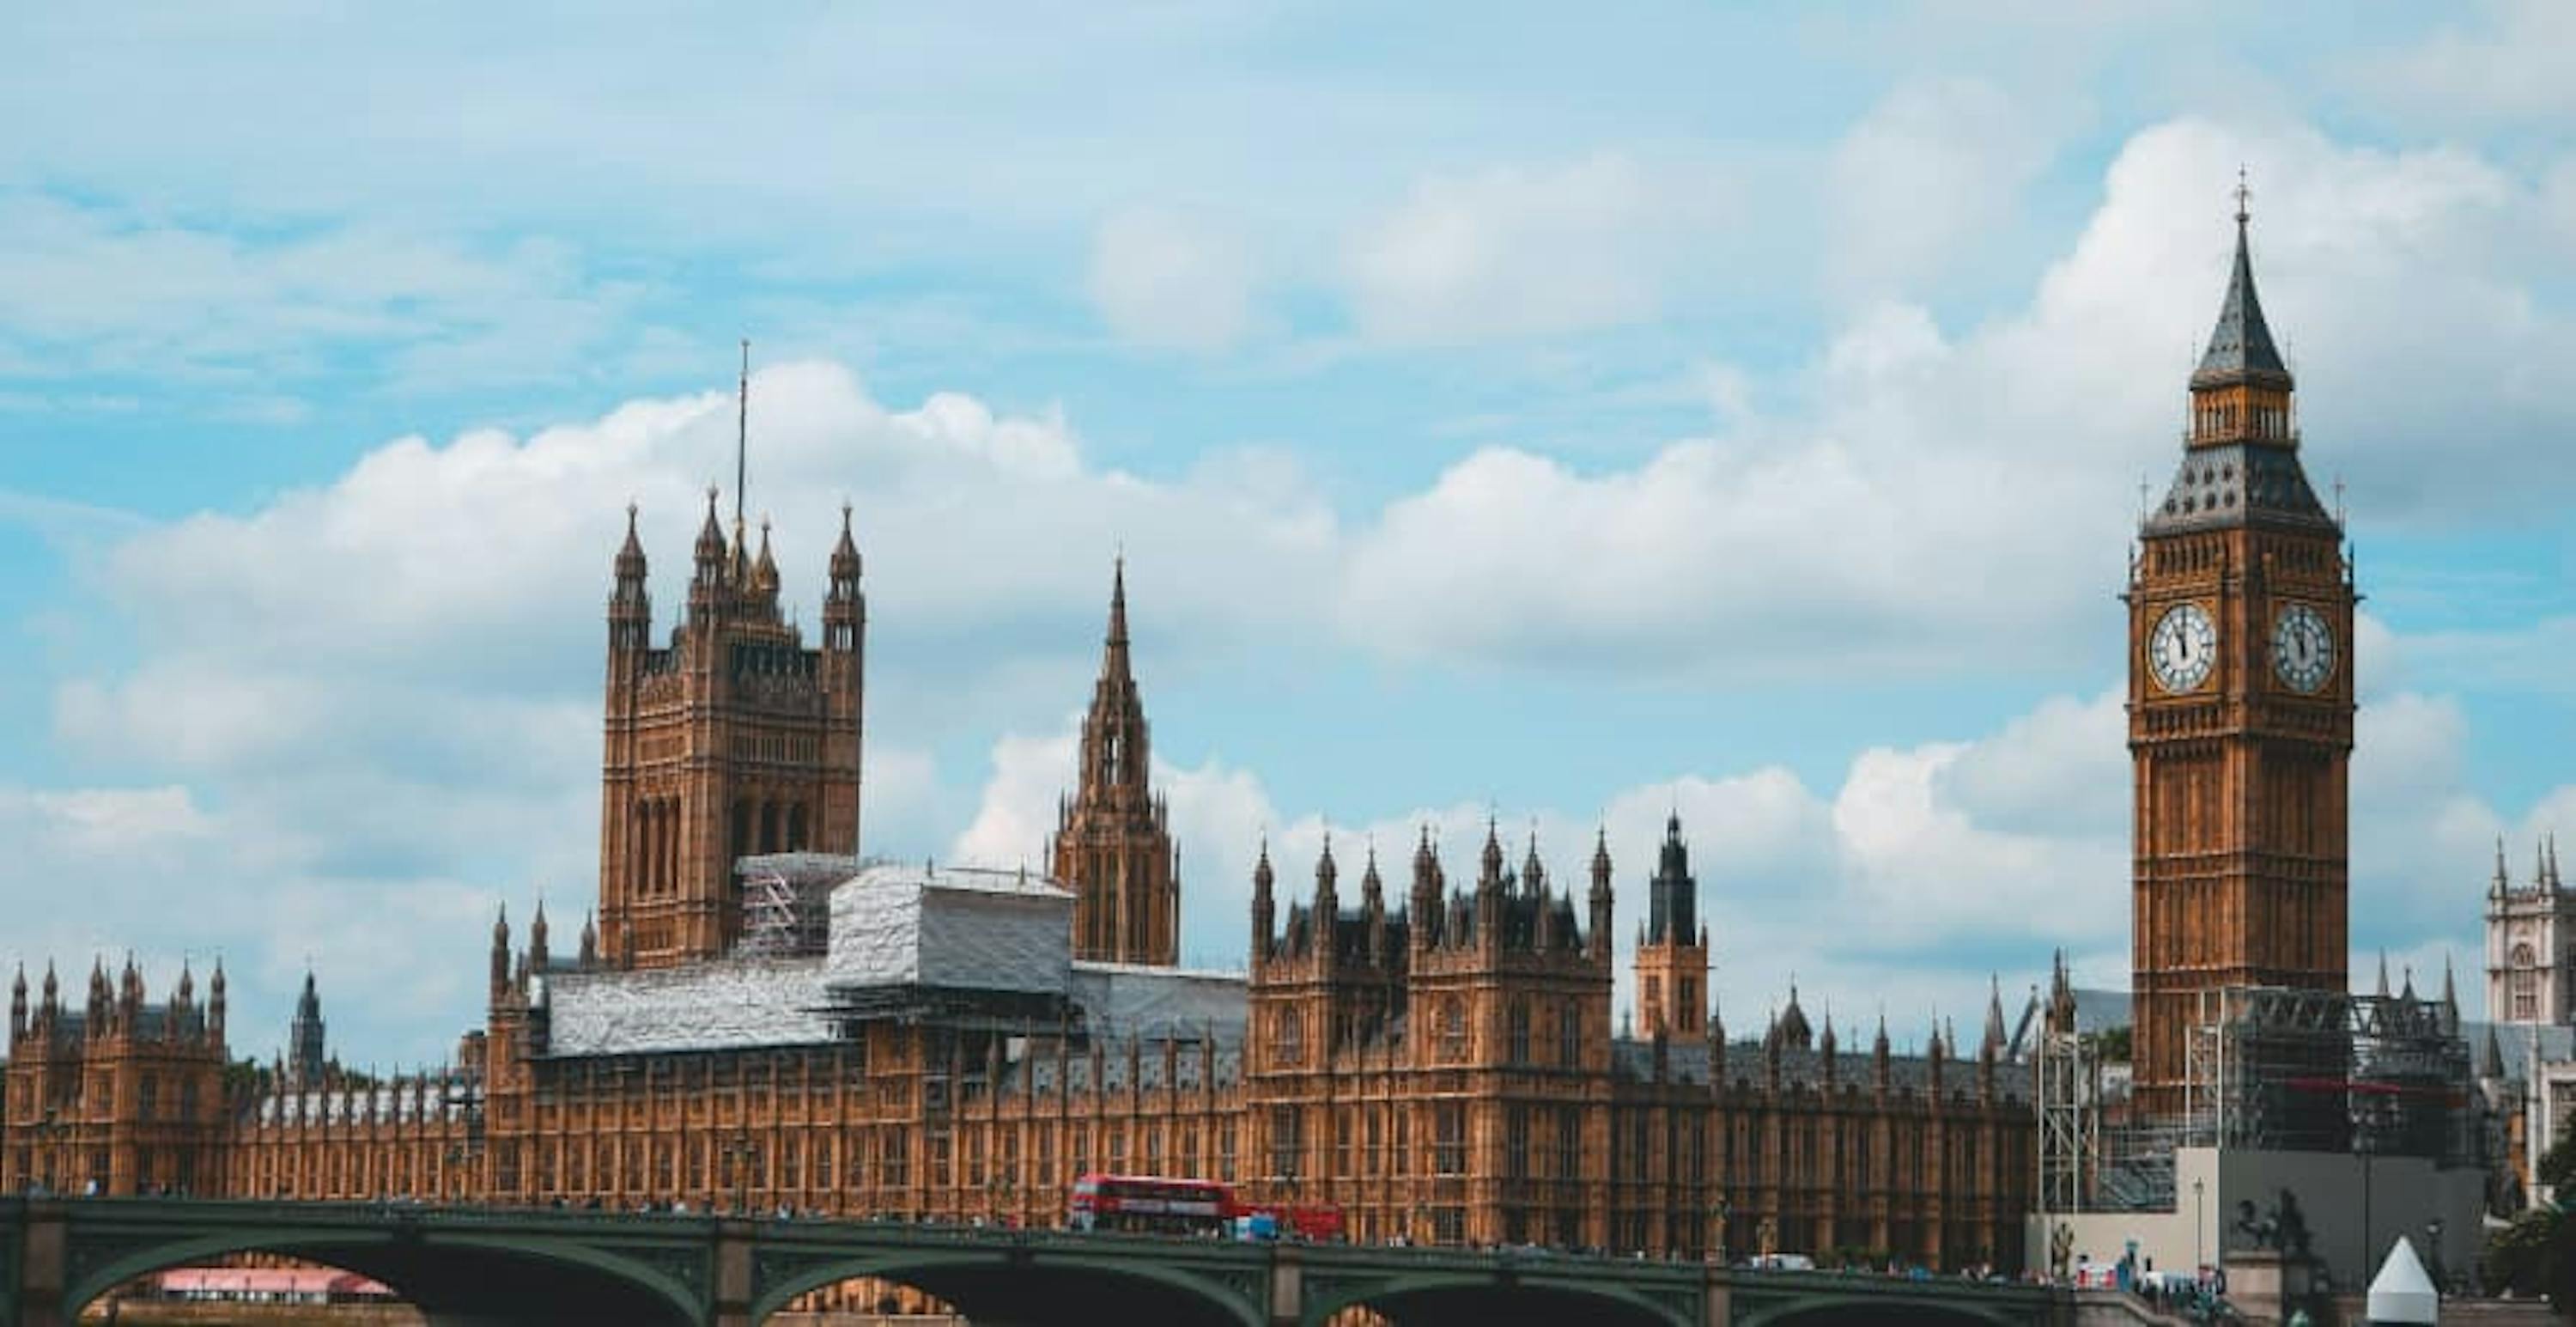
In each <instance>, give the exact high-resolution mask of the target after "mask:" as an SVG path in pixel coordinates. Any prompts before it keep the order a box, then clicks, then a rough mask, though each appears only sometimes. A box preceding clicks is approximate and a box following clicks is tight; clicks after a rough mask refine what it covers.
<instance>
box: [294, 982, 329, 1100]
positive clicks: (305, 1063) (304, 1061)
mask: <svg viewBox="0 0 2576 1327" xmlns="http://www.w3.org/2000/svg"><path fill="white" fill-rule="evenodd" d="M286 1054H287V1065H286V1068H287V1072H288V1075H289V1076H290V1077H291V1078H292V1079H293V1081H294V1082H295V1083H297V1084H298V1085H300V1086H304V1087H311V1086H313V1085H314V1084H316V1083H318V1082H320V1081H321V1078H322V1066H323V1065H324V1064H325V1063H326V1062H327V1061H326V1057H325V1055H324V1053H323V1025H322V996H321V994H320V992H318V991H317V990H315V989H314V985H313V970H312V969H310V968H307V969H305V970H304V993H303V994H302V995H299V996H297V997H296V999H295V1021H294V1022H293V1023H291V1024H289V1025H288V1026H287V1031H286Z"/></svg>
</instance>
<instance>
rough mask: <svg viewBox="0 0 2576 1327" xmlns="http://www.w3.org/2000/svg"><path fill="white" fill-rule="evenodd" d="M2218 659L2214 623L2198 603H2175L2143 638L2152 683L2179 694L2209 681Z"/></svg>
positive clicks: (2215, 626)
mask: <svg viewBox="0 0 2576 1327" xmlns="http://www.w3.org/2000/svg"><path fill="white" fill-rule="evenodd" d="M2217 662H2218V624H2216V623H2214V622H2212V621H2210V620H2209V613H2208V611H2207V610H2205V609H2203V608H2202V607H2201V606H2200V605H2198V604H2176V605H2174V606H2173V607H2171V608H2168V609H2166V610H2165V615H2164V616H2163V617H2160V618H2158V619H2156V629H2155V631H2154V632H2153V633H2151V634H2149V635H2148V637H2147V669H2148V671H2149V672H2151V673H2153V674H2154V675H2155V679H2156V685H2157V686H2160V687H2163V688H2164V689H2165V690H2167V691H2169V692H2172V693H2174V694H2176V695H2180V694H2181V693H2183V692H2186V691H2192V690H2196V689H2198V687H2199V686H2200V684H2201V683H2203V682H2206V681H2208V680H2209V670H2210V668H2211V667H2212V666H2214V665H2215V664H2217Z"/></svg>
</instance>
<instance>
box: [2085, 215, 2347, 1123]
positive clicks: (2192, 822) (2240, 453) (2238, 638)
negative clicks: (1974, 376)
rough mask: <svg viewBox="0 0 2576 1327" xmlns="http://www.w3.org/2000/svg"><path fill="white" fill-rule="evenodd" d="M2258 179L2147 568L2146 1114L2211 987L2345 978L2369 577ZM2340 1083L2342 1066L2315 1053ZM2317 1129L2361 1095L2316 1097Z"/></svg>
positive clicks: (2143, 729) (2141, 680)
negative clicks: (2296, 358)
mask: <svg viewBox="0 0 2576 1327" xmlns="http://www.w3.org/2000/svg"><path fill="white" fill-rule="evenodd" d="M2246 198H2247V191H2246V189H2245V187H2244V185H2243V183H2242V181H2241V179H2240V182H2239V184H2238V186H2237V195H2236V200H2237V206H2236V255H2235V264H2234V269H2233V271H2232V272H2231V273H2230V275H2229V279H2228V284H2227V293H2226V296H2225V298H2224V299H2223V300H2222V301H2221V303H2220V306H2219V314H2218V324H2217V327H2216V328H2215V329H2214V330H2213V331H2212V332H2211V334H2210V339H2209V348H2208V351H2207V352H2206V353H2205V354H2203V355H2202V357H2201V361H2200V366H2199V368H2198V369H2197V370H2195V371H2194V372H2193V373H2192V375H2191V384H2190V387H2191V404H2190V414H2189V426H2188V427H2187V428H2186V430H2185V432H2184V438H2183V452H2182V458H2181V464H2180V466H2179V468H2178V469H2177V470H2176V472H2175V475H2174V479H2173V482H2172V484H2171V485H2170V487H2169V488H2168V489H2167V491H2166V494H2165V497H2164V500H2163V502H2162V503H2161V504H2160V505H2157V506H2155V507H2152V508H2150V509H2149V510H2148V512H2147V515H2146V519H2145V521H2144V523H2143V526H2142V528H2141V529H2140V531H2139V547H2138V553H2137V557H2136V561H2135V564H2134V565H2133V566H2132V567H2131V569H2130V577H2129V587H2128V593H2127V594H2126V595H2125V596H2123V597H2124V598H2125V599H2126V600H2127V601H2128V605H2129V704H2128V712H2129V753H2130V757H2131V762H2132V775H2133V792H2134V796H2135V812H2136V814H2135V818H2134V821H2133V828H2134V834H2135V838H2134V841H2133V843H2132V875H2131V894H2132V907H2133V929H2132V935H2133V946H2134V948H2133V953H2132V961H2131V971H2132V978H2131V980H2132V982H2133V983H2134V992H2133V994H2134V999H2133V1009H2134V1015H2133V1016H2134V1018H2135V1021H2136V1042H2135V1047H2134V1052H2135V1072H2136V1082H2137V1093H2138V1104H2139V1109H2140V1113H2141V1114H2142V1115H2143V1116H2144V1117H2146V1118H2148V1119H2164V1120H2174V1119H2178V1118H2179V1117H2180V1116H2181V1115H2182V1114H2183V1113H2184V1110H2185V1107H2186V1102H2187V1097H2188V1092H2187V1086H2186V1085H2187V1083H2188V1081H2189V1076H2190V1052H2189V1046H2190V1041H2191V1037H2192V1033H2193V1029H2194V1028H2195V1027H2196V1026H2197V1025H2198V1024H2199V1023H2200V1022H2201V1021H2202V1013H2201V1001H2202V999H2203V998H2204V996H2206V995H2208V994H2209V993H2211V992H2214V991H2218V990H2222V989H2225V988H2228V987H2243V986H2274V987H2291V988H2296V989H2302V990H2317V991H2331V992H2336V993H2341V992H2343V991H2344V990H2345V989H2346V988H2347V972H2346V967H2347V959H2346V939H2345V932H2346V922H2347V903H2346V898H2347V889H2348V881H2349V867H2348V864H2347V854H2346V844H2347V840H2348V837H2349V827H2348V822H2347V808H2348V800H2349V799H2348V794H2347V787H2348V765H2349V761H2350V758H2351V753H2352V723H2353V686H2352V660H2351V641H2352V623H2353V607H2354V604H2355V603H2356V602H2357V600H2358V598H2359V596H2358V595H2357V594H2356V593H2355V592H2354V588H2353V584H2352V576H2351V567H2350V564H2349V563H2348V562H2347V561H2346V559H2345V557H2344V550H2343V529H2342V525H2341V523H2340V522H2339V520H2338V519H2337V518H2336V517H2335V516H2334V515H2332V514H2329V513H2328V512H2327V510H2326V509H2325V507H2324V505H2323V504H2322V503H2320V502H2319V501H2318V500H2317V495H2316V491H2315V490H2314V489H2313V488H2311V487H2310V486H2309V484H2308V478H2307V474H2306V472H2305V471H2304V469H2302V467H2301V466H2300V464H2299V432H2298V427H2297V417H2296V415H2295V413H2294V412H2293V409H2292V399H2291V394H2292V390H2293V387H2294V384H2293V382H2292V380H2291V376H2290V371H2289V367H2288V365H2286V364H2285V363H2283V362H2282V359H2281V354H2280V351H2279V350H2278V349H2277V348H2276V347H2275V346H2274V344H2273V340H2272V332H2271V328H2270V326H2269V325H2268V324H2266V322H2265V321H2264V318H2263V305H2262V301H2261V300H2260V299H2258V298H2257V297H2256V294H2255V288H2254V265H2253V260H2252V256H2251V253H2250V246H2249V243H2248V236H2247V223H2248V215H2247V209H2246ZM2313 1068H2314V1069H2315V1070H2316V1071H2317V1073H2316V1075H2315V1076H2316V1077H2318V1078H2321V1079H2325V1080H2329V1081H2331V1080H2335V1079H2340V1078H2342V1077H2343V1076H2344V1066H2343V1065H2341V1064H2340V1063H2337V1064H2332V1065H2324V1064H2320V1065H2317V1066H2313ZM2311 1095H2313V1096H2315V1097H2316V1098H2318V1099H2317V1100H2315V1101H2313V1102H2310V1103H2308V1105H2310V1106H2312V1107H2313V1108H2314V1109H2315V1110H2316V1112H2317V1121H2316V1123H2317V1124H2318V1126H2319V1127H2320V1128H2330V1127H2331V1122H2332V1121H2334V1120H2338V1119H2340V1118H2341V1117H2342V1114H2343V1109H2344V1106H2343V1102H2342V1101H2341V1100H2339V1099H2333V1098H2331V1097H2330V1094H2325V1093H2317V1094H2311Z"/></svg>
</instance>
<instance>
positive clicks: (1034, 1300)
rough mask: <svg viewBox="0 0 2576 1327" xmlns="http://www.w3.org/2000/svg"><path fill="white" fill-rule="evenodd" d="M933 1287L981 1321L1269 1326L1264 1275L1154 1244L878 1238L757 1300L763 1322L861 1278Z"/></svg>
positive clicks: (815, 1264)
mask: <svg viewBox="0 0 2576 1327" xmlns="http://www.w3.org/2000/svg"><path fill="white" fill-rule="evenodd" d="M862 1277H864V1278H868V1279H872V1280H877V1281H886V1282H892V1283H896V1284H900V1285H905V1286H909V1287H912V1288H913V1289H916V1290H919V1291H922V1292H923V1293H925V1294H929V1295H934V1296H936V1297H938V1298H939V1299H941V1300H943V1301H945V1302H946V1303H948V1304H949V1305H950V1306H951V1307H953V1308H955V1309H956V1310H957V1312H958V1313H959V1314H960V1315H962V1316H964V1317H965V1318H966V1319H967V1320H968V1321H970V1322H975V1323H983V1322H986V1321H993V1322H1000V1323H1059V1322H1060V1323H1067V1324H1073V1323H1091V1322H1103V1321H1122V1322H1148V1323H1153V1324H1156V1327H1265V1324H1266V1323H1267V1321H1268V1315H1267V1314H1266V1313H1265V1312H1264V1305H1263V1303H1262V1298H1261V1291H1260V1290H1259V1289H1258V1288H1257V1287H1258V1285H1259V1284H1266V1280H1265V1281H1262V1282H1257V1283H1254V1284H1246V1285H1228V1284H1226V1283H1224V1282H1221V1281H1218V1280H1216V1279H1215V1278H1212V1277H1208V1276H1203V1275H1200V1274H1198V1273H1195V1272H1192V1271H1189V1270H1187V1269H1185V1268H1179V1267H1174V1266H1170V1265H1168V1264H1167V1263H1166V1262H1164V1261H1163V1260H1161V1259H1157V1258H1155V1257H1154V1256H1152V1252H1151V1251H1146V1252H1144V1253H1141V1254H1140V1253H1137V1252H1134V1251H1129V1253H1128V1256H1126V1257H1112V1256H1106V1254H1105V1251H1104V1255H1101V1256H1094V1255H1090V1254H1085V1253H1068V1252H1058V1251H1052V1250H1045V1251H1042V1250H1037V1249H1032V1248H1028V1247H1004V1248H971V1249H899V1248H877V1249H869V1250H864V1251H859V1252H854V1253H852V1254H850V1255H849V1256H846V1257H830V1258H814V1259H810V1260H803V1261H800V1262H799V1263H798V1265H797V1266H796V1267H795V1268H794V1270H793V1271H792V1272H787V1273H784V1274H781V1275H778V1276H776V1277H769V1278H764V1283H763V1284H762V1286H761V1287H760V1290H759V1292H758V1293H757V1294H756V1295H754V1296H753V1298H752V1303H751V1321H752V1323H753V1324H754V1325H755V1327H757V1325H758V1324H760V1323H765V1322H767V1321H768V1320H769V1318H770V1316H771V1315H772V1314H775V1313H777V1312H778V1311H779V1310H781V1309H783V1308H785V1307H786V1306H787V1305H788V1304H790V1303H791V1302H793V1301H794V1300H795V1299H796V1298H797V1297H798V1296H801V1295H804V1294H807V1293H809V1292H811V1291H815V1290H820V1289H822V1288H823V1287H825V1286H831V1285H837V1284H839V1283H841V1282H843V1281H849V1280H853V1279H857V1278H862Z"/></svg>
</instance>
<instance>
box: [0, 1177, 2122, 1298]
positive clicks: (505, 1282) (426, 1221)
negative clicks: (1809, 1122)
mask: <svg viewBox="0 0 2576 1327" xmlns="http://www.w3.org/2000/svg"><path fill="white" fill-rule="evenodd" d="M246 1252H260V1253H272V1254H280V1255H285V1256H289V1257H294V1258H299V1259H306V1260H309V1261H312V1262H317V1263H323V1264H327V1265H329V1266H333V1267H338V1268H342V1269H345V1270H348V1271H353V1272H358V1273H361V1274H364V1275H366V1276H371V1277H373V1278H375V1279H376V1280H379V1281H382V1282H383V1283H385V1284H386V1285H387V1286H389V1287H391V1288H392V1289H393V1290H394V1291H395V1292H396V1293H398V1294H400V1295H401V1296H403V1298H405V1299H406V1300H408V1301H410V1302H411V1303H412V1304H414V1305H415V1306H417V1307H419V1308H420V1309H421V1310H422V1311H423V1312H424V1313H425V1314H426V1315H427V1316H428V1318H429V1320H430V1321H431V1322H432V1323H435V1324H441V1325H442V1327H449V1325H453V1327H536V1325H537V1324H565V1323H599V1324H609V1323H615V1324H621V1325H625V1327H757V1324H759V1323H761V1322H763V1321H764V1320H765V1319H767V1318H768V1316H769V1315H770V1314H772V1313H774V1312H776V1311H778V1310H779V1309H780V1308H782V1307H783V1306H785V1305H786V1304H787V1303H788V1302H790V1301H791V1300H794V1299H796V1298H797V1297H798V1296H800V1295H803V1294H805V1293H807V1292H808V1291H812V1290H815V1289H819V1288H821V1287H824V1286H828V1285H832V1284H835V1283H837V1282H840V1281H844V1280H848V1279H850V1278H853V1277H872V1278H876V1279H879V1280H882V1281H888V1282H894V1283H899V1284H902V1285H907V1286H911V1287H914V1288H917V1289H919V1290H921V1291H923V1292H925V1293H928V1294H931V1295H935V1296H937V1297H939V1298H940V1299H942V1300H945V1301H947V1302H948V1303H950V1304H952V1305H954V1306H955V1307H956V1308H957V1310H958V1311H959V1312H960V1313H962V1314H964V1315H966V1317H967V1318H968V1319H969V1320H970V1321H971V1322H974V1323H976V1324H979V1327H980V1325H981V1324H986V1323H1005V1324H1021V1323H1025V1324H1049V1323H1065V1324H1074V1323H1101V1322H1131V1323H1146V1324H1152V1327H1321V1325H1322V1324H1323V1323H1324V1322H1325V1321H1326V1320H1327V1319H1329V1318H1331V1317H1332V1316H1333V1315H1334V1314H1336V1313H1338V1312H1340V1311H1342V1310H1344V1309H1347V1308H1350V1307H1353V1306H1365V1307H1367V1308H1369V1309H1372V1310H1374V1311H1376V1312H1378V1313H1380V1314H1382V1315H1384V1316H1385V1317H1386V1318H1388V1319H1390V1320H1392V1321H1393V1322H1395V1323H1398V1324H1402V1325H1404V1327H1414V1325H1415V1324H1422V1325H1424V1327H1443V1325H1445V1324H1473V1325H1474V1327H1517V1325H1518V1324H1540V1323H1548V1324H1555V1323H1568V1322H1581V1323H1587V1324H1590V1323H1598V1324H1604V1325H1605V1327H1614V1325H1615V1327H1842V1325H1843V1324H1859V1323H1881V1322H1906V1323H1929V1324H1945V1323H1946V1324H1956V1325H1958V1327H2063V1324H2067V1323H2071V1322H2072V1321H2073V1319H2074V1314H2073V1306H2072V1302H2071V1300H2069V1299H2068V1297H2067V1296H2066V1295H2065V1294H2064V1293H2063V1292H2053V1291H2051V1290H2049V1289H2047V1288H2045V1287H2040V1286H2028V1285H2012V1284H1998V1283H1983V1282H1974V1281H1963V1280H1944V1279H1933V1280H1906V1279H1901V1278H1895V1277H1874V1276H1844V1275H1834V1274H1825V1273H1815V1272H1747V1271H1741V1270H1730V1269H1727V1268H1722V1267H1711V1266H1702V1265H1700V1264H1696V1263H1667V1262H1651V1261H1642V1260H1633V1259H1621V1258H1593V1257H1569V1256H1563V1255H1557V1254H1548V1253H1534V1252H1525V1251H1506V1252H1490V1251H1476V1250H1467V1249H1431V1248H1380V1247H1375V1246H1369V1245H1344V1244H1247V1243H1234V1242H1226V1241H1218V1240H1187V1239H1163V1238H1152V1237H1142V1236H1119V1235H1107V1234H1077V1233H1071V1232H1057V1231H1027V1230H1008V1229H999V1228H981V1229H978V1228H964V1227H956V1226H938V1225H916V1224H909V1223H896V1222H879V1221H833V1220H822V1219H804V1218H799V1219H796V1220H778V1221H771V1220H760V1219H739V1218H731V1217H720V1216H709V1215H686V1214H679V1215H671V1214H648V1213H637V1214H628V1213H620V1212H604V1211H595V1210H579V1209H575V1210H558V1209H517V1208H491V1207H431V1206H413V1205H401V1204H394V1205H388V1204H380V1203H365V1204H357V1203H347V1204H334V1203H267V1202H204V1201H195V1200H187V1199H157V1198H81V1199H59V1198H58V1199H45V1198H11V1199H0V1327H62V1325H63V1324H67V1323H69V1322H71V1321H72V1320H73V1319H75V1318H76V1317H77V1316H78V1314H79V1311H80V1309H81V1307H82V1306H84V1305H86V1304H89V1303H90V1302H91V1301H93V1300H95V1299H97V1298H98V1297H100V1296H101V1295H104V1294H106V1293H107V1292H108V1291H110V1290H112V1289H114V1288H116V1287H117V1286H120V1285H123V1284H125V1283H126V1282H128V1281H131V1280H134V1279H135V1278H137V1277H141V1276H145V1275H148V1274H150V1273H152V1272H155V1271H159V1270H163V1269H166V1268H171V1267H178V1266H187V1265H192V1264H203V1263H205V1262H207V1261H209V1260H212V1259H217V1258H220V1257H223V1256H224V1255H226V1254H234V1253H246Z"/></svg>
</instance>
